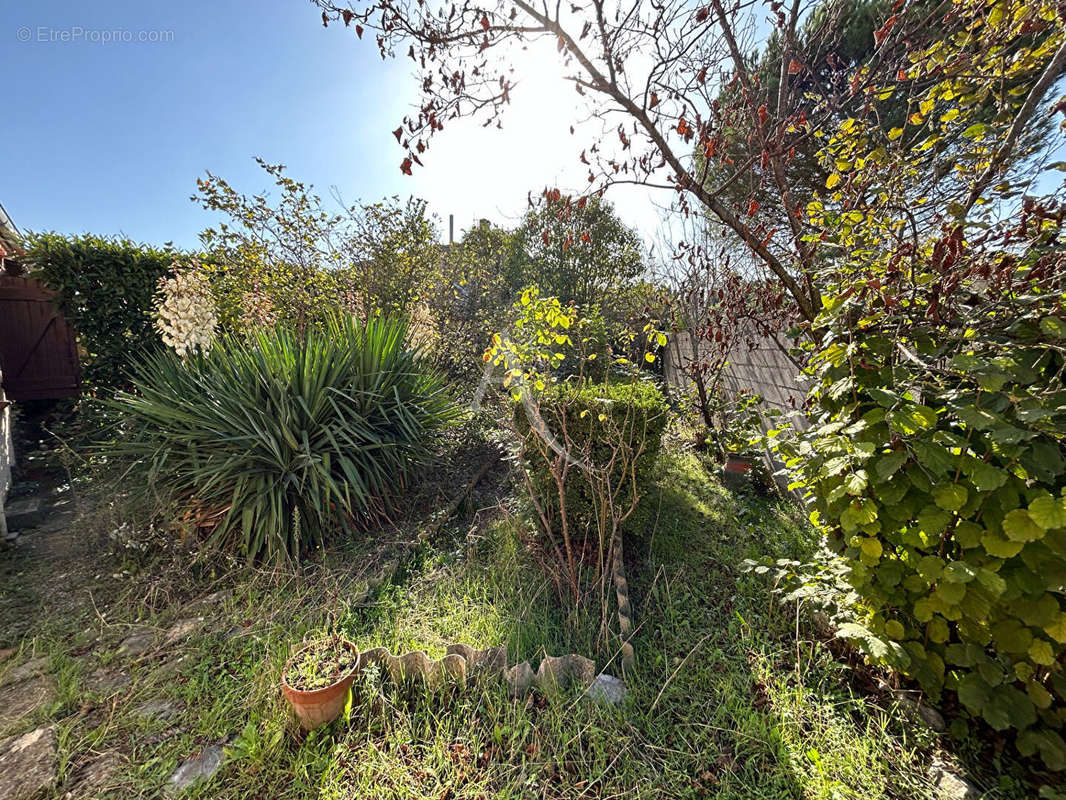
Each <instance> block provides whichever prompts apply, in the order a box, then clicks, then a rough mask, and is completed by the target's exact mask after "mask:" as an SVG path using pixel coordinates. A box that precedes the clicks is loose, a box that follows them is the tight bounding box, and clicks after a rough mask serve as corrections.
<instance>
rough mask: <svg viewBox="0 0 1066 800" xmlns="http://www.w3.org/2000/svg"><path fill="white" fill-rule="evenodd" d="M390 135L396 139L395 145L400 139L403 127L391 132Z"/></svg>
mask: <svg viewBox="0 0 1066 800" xmlns="http://www.w3.org/2000/svg"><path fill="white" fill-rule="evenodd" d="M392 135H393V136H395V137H396V141H397V143H399V141H400V137H401V136H403V125H401V126H400V127H399V128H397V129H396V130H394V131H393V132H392Z"/></svg>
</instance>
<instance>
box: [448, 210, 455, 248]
mask: <svg viewBox="0 0 1066 800" xmlns="http://www.w3.org/2000/svg"><path fill="white" fill-rule="evenodd" d="M448 244H455V214H449V215H448Z"/></svg>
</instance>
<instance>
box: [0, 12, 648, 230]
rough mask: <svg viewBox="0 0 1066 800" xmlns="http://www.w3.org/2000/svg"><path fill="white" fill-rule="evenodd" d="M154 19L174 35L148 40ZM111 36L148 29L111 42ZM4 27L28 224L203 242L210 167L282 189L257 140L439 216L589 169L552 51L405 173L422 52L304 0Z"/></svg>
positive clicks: (622, 198)
mask: <svg viewBox="0 0 1066 800" xmlns="http://www.w3.org/2000/svg"><path fill="white" fill-rule="evenodd" d="M142 32H145V33H144V34H143V35H144V36H147V37H149V38H163V39H164V41H147V42H141V41H137V40H138V39H139V38H141V36H142ZM109 35H110V36H112V37H114V36H116V35H121V36H127V37H131V38H132V39H133V41H111V42H104V41H101V40H102V39H104V38H106V37H107V36H109ZM64 38H66V41H64ZM27 40H28V41H27ZM0 41H2V43H3V44H2V46H0V74H3V75H4V76H5V77H6V92H5V94H6V98H5V99H6V101H7V108H8V114H7V117H8V119H7V122H6V124H5V128H4V134H3V137H2V139H0V141H2V142H3V144H4V148H3V160H2V162H0V163H2V164H3V171H2V172H0V203H3V205H4V206H5V208H6V209H7V211H8V212H9V214H10V215H11V216H12V218H13V219H14V221H15V222H16V224H18V225H19V227H20V228H22V229H23V230H57V231H60V232H63V233H81V232H86V231H87V232H92V233H100V234H116V233H122V234H125V235H128V236H130V237H131V238H133V239H135V240H138V241H144V242H148V243H151V244H162V243H163V242H166V241H173V242H175V243H176V244H178V245H179V246H184V247H192V246H195V245H196V242H197V233H198V232H199V231H200V230H201V229H203V228H204V227H206V226H207V225H209V224H211V222H212V220H211V218H210V216H209V215H208V214H207V212H205V211H203V210H202V209H200V208H199V207H198V206H196V205H195V204H194V203H192V202H190V201H189V196H190V195H191V194H192V193H193V191H194V190H195V181H196V178H197V176H199V175H202V174H203V172H204V170H207V169H210V170H211V171H212V172H214V173H216V174H219V175H221V176H223V177H225V178H226V179H227V180H228V181H229V182H230V183H231V184H233V185H234V186H236V187H237V188H239V189H241V190H243V191H246V192H253V191H261V190H264V189H267V188H268V187H269V185H270V183H269V180H267V179H266V177H265V176H264V175H263V174H262V173H261V172H260V171H259V169H258V167H256V165H255V163H254V161H253V157H254V156H262V157H263V158H265V159H266V160H268V161H270V162H275V163H284V164H286V165H287V166H288V168H289V172H290V174H291V175H292V176H293V177H294V178H297V179H301V180H305V181H308V182H311V183H313V184H315V186H316V189H318V190H319V191H320V193H321V194H323V196H326V195H327V194H328V191H329V188H330V187H331V186H336V187H337V188H338V189H339V190H340V192H341V193H342V195H343V196H344V198H345V199H346V200H349V201H354V200H356V199H360V198H361V199H365V200H376V199H380V198H381V197H383V196H386V195H392V194H401V195H407V194H416V195H419V196H422V197H425V198H426V199H427V200H428V201H429V204H430V209H431V210H432V211H433V212H435V213H437V214H438V215H439V216H440V217H441V218H442V221H443V225H442V229H446V227H447V216H448V214H449V213H453V214H455V217H456V228H457V230H458V229H462V228H465V227H468V226H469V225H470V224H471V222H472V221H473V220H475V219H476V218H478V217H488V218H490V219H492V220H493V221H495V222H497V223H500V224H513V222H514V221H515V220H516V219H517V217H518V215H519V214H520V213H521V212H522V210H523V209H524V207H525V198H526V192H527V191H528V190H530V189H533V190H537V189H539V188H541V187H543V186H544V185H547V184H555V183H557V182H559V183H562V184H565V183H566V182H567V181H572V180H573V179H574V177H575V168H574V167H575V158H574V157H575V155H576V153H574V152H573V151H572V150H573V143H572V142H570V140H569V139H568V137H569V133H568V128H569V122H570V119H569V116H570V115H569V114H568V113H563V114H560V113H558V112H559V111H560V110H562V111H564V112H565V111H566V109H567V108H569V106H568V105H567V104H569V103H571V101H570V99H569V98H570V97H571V95H572V92H571V93H570V94H566V89H565V87H564V85H563V83H562V82H561V81H560V80H559V79H558V73H557V72H555V71H554V69H553V67H552V64H553V62H552V59H551V55H550V54H548V53H545V55H544V57H543V60H540V56H537V55H530V56H529V57H528V58H529V59H531V64H533V65H535V66H536V69H533V70H530V72H531V73H532V74H533V75H534V76H535V77H534V78H533V79H531V81H528V82H527V84H526V85H525V86H524V87H523V86H520V87H519V89H518V90H516V92H515V102H514V104H513V106H514V107H513V108H512V109H511V111H510V113H509V115H508V119H507V120H506V121H505V129H504V131H502V132H501V131H484V130H483V129H481V128H480V127H479V126H478V125H476V124H473V125H466V124H460V125H456V126H454V127H452V128H450V129H448V130H446V131H445V133H444V134H443V137H442V138H441V139H440V140H439V142H438V143H437V144H435V145H434V148H433V149H432V150H431V151H430V152H429V153H428V155H429V158H428V159H427V160H426V169H424V170H421V171H418V170H416V172H415V177H414V178H408V177H405V176H403V175H402V174H401V173H400V171H399V168H398V165H399V163H400V161H401V160H402V158H403V153H402V152H401V150H400V148H399V147H398V146H397V144H396V141H395V139H394V138H393V136H392V134H391V133H390V131H391V130H393V129H394V128H395V127H396V125H397V124H398V123H399V120H400V119H401V118H402V116H403V114H404V113H405V112H406V111H407V110H408V109H409V108H410V107H411V106H412V104H413V103H414V102H415V101H416V100H417V99H418V98H417V93H416V88H417V87H416V83H415V81H414V79H413V77H412V73H411V67H410V62H406V61H403V60H401V61H386V62H382V61H381V59H380V58H379V56H378V55H377V50H376V47H375V46H374V44H373V42H372V41H371V40H364V41H362V42H360V41H358V40H357V39H356V38H355V36H354V33H353V31H351V30H345V29H344V28H343V27H342V26H339V25H337V26H332V25H331V26H330V27H329V28H328V29H324V28H323V27H322V24H321V21H320V20H319V18H318V13H317V12H316V10H315V9H314V8H313V7H312V6H311V4H310V3H308V2H303V0H259V1H256V2H253V1H252V0H245V1H244V2H238V1H237V0H214V1H213V2H207V1H206V0H198V1H195V2H177V3H170V2H166V3H165V2H158V1H155V2H146V1H145V0H141V1H140V2H133V1H132V0H93V2H88V3H87V2H78V3H74V2H48V0H39V1H38V2H34V3H6V4H3V7H2V8H0ZM578 185H579V184H578ZM639 191H640V190H635V192H639ZM613 199H614V200H615V201H616V202H617V203H618V205H619V209H620V211H621V213H622V215H623V217H624V218H625V219H626V220H627V221H628V222H629V223H630V224H632V225H635V226H637V227H639V228H642V229H644V230H645V231H646V232H648V231H650V230H651V229H652V228H653V227H654V225H655V213H654V209H653V207H652V206H651V205H650V204H649V202H648V200H647V197H646V196H645V195H643V194H639V195H638V194H635V193H634V192H631V193H629V194H628V195H627V194H625V193H622V194H619V195H616V196H615V197H614V198H613ZM662 199H664V200H666V198H662ZM444 235H446V230H445V232H444Z"/></svg>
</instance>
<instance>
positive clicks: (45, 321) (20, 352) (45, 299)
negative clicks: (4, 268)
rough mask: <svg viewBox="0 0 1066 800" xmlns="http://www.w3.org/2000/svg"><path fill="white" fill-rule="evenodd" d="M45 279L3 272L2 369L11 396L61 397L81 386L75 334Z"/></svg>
mask: <svg viewBox="0 0 1066 800" xmlns="http://www.w3.org/2000/svg"><path fill="white" fill-rule="evenodd" d="M52 297H53V294H52V292H51V291H50V290H49V289H47V288H46V287H45V286H43V285H42V284H41V282H40V281H38V280H34V279H32V278H17V277H13V276H10V275H0V370H2V372H3V381H4V383H3V388H4V391H5V392H6V393H7V399H8V400H14V401H25V400H55V399H59V398H61V397H70V396H72V395H76V394H77V393H78V391H79V388H80V373H79V369H78V351H77V346H76V344H75V342H74V332H73V331H72V330H71V329H70V326H69V325H67V322H66V320H65V319H64V318H63V315H62V314H61V313H60V312H59V310H58V309H57V308H56V307H55V304H54V303H53V301H52Z"/></svg>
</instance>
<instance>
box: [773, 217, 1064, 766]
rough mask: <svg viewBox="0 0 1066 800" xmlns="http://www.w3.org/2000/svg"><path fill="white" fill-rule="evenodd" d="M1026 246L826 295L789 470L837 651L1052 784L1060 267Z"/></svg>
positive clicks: (1050, 239) (1060, 683)
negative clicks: (828, 562) (809, 397)
mask: <svg viewBox="0 0 1066 800" xmlns="http://www.w3.org/2000/svg"><path fill="white" fill-rule="evenodd" d="M1021 230H1023V231H1024V230H1025V225H1024V223H1023V226H1022V228H1021ZM1031 230H1032V231H1035V232H1036V235H1035V236H1034V237H1033V238H1032V239H1031V240H1030V241H1029V242H1028V243H1027V246H1025V247H1024V248H1023V246H1021V244H1016V245H1015V247H1014V249H1013V251H1012V252H1009V253H1007V252H1002V251H996V250H992V251H985V252H982V251H980V250H976V249H973V250H967V249H965V248H964V246H963V243H962V236H961V228H956V229H953V230H950V231H948V232H947V233H946V234H945V236H944V238H942V239H940V240H938V241H936V242H934V243H933V244H932V246H931V248H930V249H929V250H928V251H926V252H928V253H929V257H928V260H925V259H915V260H914V261H913V262H912V263H913V265H914V266H913V269H915V274H914V275H913V277H912V276H910V275H907V274H906V273H895V274H893V273H892V272H890V271H887V270H886V272H885V273H883V280H884V283H883V284H882V285H881V286H879V287H877V288H876V290H875V291H863V292H854V291H852V289H851V288H850V287H852V286H854V285H855V283H854V281H850V282H849V283H848V284H847V285H843V284H842V285H841V286H839V287H835V288H834V291H833V293H832V294H829V295H827V297H826V311H825V312H824V313H823V315H822V316H821V317H820V319H819V322H820V324H821V325H822V326H823V327H822V328H821V329H820V330H821V333H822V336H823V338H822V340H821V342H820V343H819V345H818V348H817V350H816V351H815V352H814V353H813V357H812V362H811V363H812V372H813V373H814V375H815V376H816V378H817V383H816V386H815V389H814V392H813V398H814V400H815V401H816V402H817V408H818V409H819V411H820V414H819V417H818V419H817V421H816V424H814V425H813V426H812V427H811V428H810V430H809V431H808V432H807V433H806V434H805V435H803V436H802V437H801V439H800V441H799V443H798V446H797V447H796V448H795V449H794V451H793V457H792V459H791V460H790V462H789V464H790V465H791V466H793V467H794V468H795V469H796V470H797V471H798V472H799V474H800V477H801V482H802V483H803V484H805V485H806V486H807V487H808V488H809V490H810V493H809V498H810V501H811V504H812V507H813V509H814V513H813V515H812V519H814V521H815V522H817V523H819V524H820V525H822V526H824V528H825V529H826V531H827V533H828V534H829V541H830V543H831V544H832V545H833V546H834V548H835V549H836V550H837V551H838V552H839V553H840V554H841V555H842V556H843V558H844V561H845V564H846V567H847V569H846V579H847V581H848V583H849V584H850V585H851V586H852V587H853V588H854V589H855V591H856V592H857V594H858V596H859V598H860V601H861V602H860V605H859V607H858V609H857V618H856V619H855V620H854V621H853V622H850V623H848V624H846V625H845V626H843V627H842V629H841V634H842V635H844V636H846V637H848V638H851V639H853V640H855V641H856V642H857V643H858V645H859V646H860V647H861V648H863V649H864V650H865V651H866V652H867V653H868V654H869V655H870V656H871V657H872V658H873V659H874V660H876V661H879V662H881V663H885V664H888V665H890V666H892V667H894V668H896V669H899V670H900V671H902V672H904V673H905V674H907V675H909V676H912V677H913V678H915V679H916V680H917V681H919V682H920V683H921V685H922V687H923V688H924V689H925V690H926V692H927V693H929V694H930V695H931V696H932V697H934V698H936V697H939V695H940V694H941V691H942V690H944V689H948V690H953V691H954V692H956V693H957V695H958V699H959V701H960V702H961V704H962V705H963V706H964V707H965V708H966V709H967V710H968V711H969V712H970V713H971V714H973V715H975V716H978V717H981V718H983V719H984V720H985V722H987V723H988V724H989V725H991V726H992V727H993V728H995V729H996V730H1007V729H1015V730H1017V731H1019V732H1020V733H1019V736H1018V740H1017V743H1018V747H1019V749H1020V750H1021V751H1022V752H1023V753H1024V754H1026V755H1034V754H1037V753H1039V755H1040V756H1041V757H1042V758H1043V760H1044V761H1045V763H1047V765H1048V766H1050V767H1052V768H1053V769H1066V742H1064V741H1063V738H1062V736H1061V733H1060V732H1061V730H1062V729H1063V726H1064V722H1066V676H1064V675H1063V667H1064V665H1066V597H1064V595H1063V588H1064V586H1066V387H1064V385H1063V375H1064V370H1066V313H1064V309H1063V303H1062V298H1063V296H1064V290H1066V286H1064V285H1063V276H1064V275H1066V270H1064V267H1066V253H1064V252H1063V250H1062V249H1061V246H1060V245H1059V241H1061V240H1060V239H1059V236H1060V233H1059V231H1060V230H1061V216H1060V217H1059V220H1058V222H1056V223H1055V225H1051V224H1049V223H1047V222H1041V223H1040V224H1038V225H1035V226H1033V227H1032V229H1031ZM1019 238H1020V237H1019ZM868 268H872V267H868ZM871 280H872V279H871ZM915 287H922V288H921V290H920V291H917V290H916V289H915ZM897 294H898V295H902V296H906V297H908V302H907V303H898V302H897V303H892V302H886V298H892V297H895V296H897ZM856 321H859V322H856Z"/></svg>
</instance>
